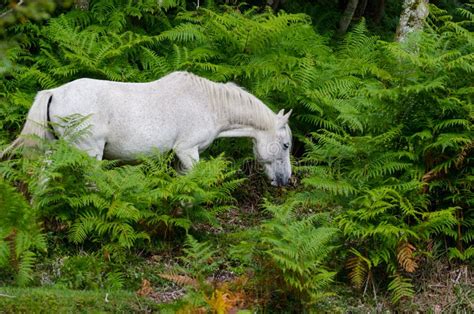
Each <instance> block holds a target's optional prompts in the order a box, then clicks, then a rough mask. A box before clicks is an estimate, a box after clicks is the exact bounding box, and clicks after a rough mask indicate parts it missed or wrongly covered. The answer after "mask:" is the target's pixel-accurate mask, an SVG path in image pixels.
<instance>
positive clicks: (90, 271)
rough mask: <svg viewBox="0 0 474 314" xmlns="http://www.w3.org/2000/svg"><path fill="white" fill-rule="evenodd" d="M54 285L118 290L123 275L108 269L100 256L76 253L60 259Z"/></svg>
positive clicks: (80, 288)
mask: <svg viewBox="0 0 474 314" xmlns="http://www.w3.org/2000/svg"><path fill="white" fill-rule="evenodd" d="M61 264H62V265H61V268H60V269H59V274H60V276H59V277H58V278H55V279H56V283H55V286H57V287H65V288H68V289H73V290H99V289H104V290H109V291H110V290H112V291H114V290H120V289H122V288H123V276H122V274H121V273H120V272H117V271H114V270H111V269H110V266H109V265H107V264H106V263H105V262H104V260H103V258H102V257H100V256H99V257H95V256H92V255H86V254H84V255H76V256H71V257H66V258H64V259H63V260H61Z"/></svg>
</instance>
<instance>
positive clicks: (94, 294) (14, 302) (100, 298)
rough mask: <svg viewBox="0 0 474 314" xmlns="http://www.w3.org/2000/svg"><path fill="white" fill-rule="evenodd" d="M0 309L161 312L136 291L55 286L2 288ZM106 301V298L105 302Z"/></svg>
mask: <svg viewBox="0 0 474 314" xmlns="http://www.w3.org/2000/svg"><path fill="white" fill-rule="evenodd" d="M0 293H1V294H2V298H0V308H1V309H2V311H3V312H7V313H18V312H22V313H24V312H28V313H42V312H45V311H47V312H57V313H71V312H74V313H76V312H86V313H90V312H101V313H111V312H117V311H118V312H124V313H133V312H140V311H150V312H152V311H158V310H160V306H159V305H157V304H156V303H155V302H154V301H152V300H150V299H148V298H142V297H138V296H137V295H136V294H135V293H130V292H126V291H114V292H111V293H108V294H105V293H104V292H103V291H76V290H67V289H51V288H6V287H2V288H0ZM105 300H106V301H105Z"/></svg>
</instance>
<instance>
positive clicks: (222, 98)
mask: <svg viewBox="0 0 474 314" xmlns="http://www.w3.org/2000/svg"><path fill="white" fill-rule="evenodd" d="M72 114H79V115H82V116H90V118H89V119H88V120H87V123H88V124H89V128H90V129H89V130H90V132H89V133H88V135H87V136H86V137H84V138H82V139H81V140H80V141H78V142H76V143H74V145H75V146H77V147H78V148H79V149H81V150H84V151H86V152H87V153H88V154H89V155H90V156H93V157H95V158H97V159H102V158H106V159H120V160H134V159H136V157H137V156H138V155H141V154H147V153H151V152H152V151H153V149H158V150H160V151H161V152H166V151H169V150H173V151H174V152H175V153H176V155H177V156H178V158H179V160H180V161H181V163H182V165H183V166H184V168H185V169H190V168H191V167H192V166H193V164H194V163H195V162H197V161H198V160H199V152H201V151H203V150H204V149H206V148H207V147H208V146H209V145H210V144H211V143H212V142H213V141H214V139H216V138H218V137H251V138H253V139H254V152H255V155H256V157H257V159H258V161H259V162H260V163H261V164H262V165H263V166H264V169H265V172H266V173H267V175H268V177H269V178H270V180H271V182H272V184H273V185H278V186H280V185H286V184H287V183H288V180H289V178H290V176H291V165H290V148H291V131H290V128H289V127H288V119H289V116H290V114H291V111H290V112H288V113H286V114H284V111H283V110H281V111H280V112H279V113H278V114H275V113H273V112H272V111H271V110H270V109H269V108H268V107H267V106H265V104H263V102H261V101H260V100H259V99H257V98H256V97H255V96H253V95H251V94H250V93H248V92H246V91H245V90H243V89H242V88H240V87H238V86H237V85H235V84H233V83H227V84H221V83H214V82H211V81H209V80H207V79H204V78H201V77H199V76H196V75H194V74H191V73H187V72H173V73H171V74H169V75H167V76H164V77H163V78H161V79H159V80H157V81H154V82H149V83H119V82H111V81H103V80H94V79H85V78H84V79H78V80H75V81H72V82H70V83H67V84H65V85H62V86H60V87H58V88H54V89H50V90H44V91H40V92H39V93H38V94H37V96H36V99H35V101H34V103H33V105H32V107H31V109H30V111H29V113H28V118H27V122H26V124H25V126H24V127H23V130H22V132H21V135H22V136H21V137H19V138H18V139H16V140H15V141H14V142H13V144H12V145H10V147H9V148H7V151H8V150H10V149H11V148H13V147H15V146H19V145H24V144H26V145H28V144H29V143H28V142H29V141H28V140H26V139H25V135H36V136H38V137H40V138H43V139H54V138H55V136H54V134H58V136H62V135H64V134H63V133H62V132H63V130H62V129H61V128H59V127H55V126H57V125H59V124H60V122H61V118H62V117H67V116H70V115H72ZM48 124H50V125H51V126H49V127H48ZM51 128H54V132H52V130H51Z"/></svg>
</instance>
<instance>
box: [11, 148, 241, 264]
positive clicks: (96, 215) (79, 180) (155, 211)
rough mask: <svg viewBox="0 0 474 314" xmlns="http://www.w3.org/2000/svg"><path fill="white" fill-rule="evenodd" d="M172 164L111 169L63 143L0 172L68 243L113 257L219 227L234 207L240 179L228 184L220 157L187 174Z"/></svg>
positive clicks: (163, 159)
mask: <svg viewBox="0 0 474 314" xmlns="http://www.w3.org/2000/svg"><path fill="white" fill-rule="evenodd" d="M172 157H173V156H172V155H168V156H161V155H157V156H156V157H147V158H144V159H143V161H142V163H141V164H139V165H135V166H132V165H124V166H115V167H114V162H107V161H104V162H100V161H97V160H94V159H91V158H90V157H88V156H87V154H86V153H84V152H80V151H78V150H76V149H74V148H72V147H71V146H69V145H68V144H67V143H66V142H65V141H62V140H61V141H58V142H56V143H53V144H51V145H50V146H49V150H48V153H47V154H46V155H45V156H39V157H38V158H36V159H20V160H12V161H10V162H5V164H4V169H3V170H2V171H3V173H4V175H5V176H6V177H8V178H9V179H10V180H22V181H23V182H26V183H27V184H28V189H29V193H30V194H31V197H32V206H33V208H34V209H35V210H36V211H37V212H38V213H39V214H40V215H41V216H42V217H44V218H48V219H51V223H53V224H59V225H61V226H62V227H63V229H65V230H67V231H68V238H69V240H70V241H71V242H72V243H77V244H81V243H85V244H88V245H92V247H93V248H96V249H99V248H102V249H103V250H104V251H105V254H113V253H120V252H124V250H127V249H130V248H131V247H132V246H134V247H136V246H139V247H144V248H146V247H149V245H150V244H153V243H155V242H156V241H157V240H159V239H163V238H166V236H167V234H168V233H172V232H174V231H175V229H182V230H184V231H186V232H187V231H188V229H189V228H190V227H191V225H192V223H194V222H199V221H204V222H211V223H216V221H215V214H216V213H217V212H219V211H221V210H224V209H226V208H227V207H226V206H227V205H226V204H229V203H231V202H232V201H233V198H232V197H231V192H232V191H233V190H234V189H235V188H236V187H237V186H238V185H239V184H240V183H241V181H242V180H239V179H232V176H233V174H234V171H230V170H228V162H227V161H225V160H224V159H223V158H222V157H219V158H216V159H213V160H211V161H209V162H201V163H199V164H198V165H196V167H195V168H194V169H193V170H192V171H190V173H189V174H187V175H178V174H177V173H176V171H175V170H174V169H173V167H171V166H170V163H171V162H172ZM53 217H54V218H53ZM152 239H153V241H152ZM122 257H123V256H122Z"/></svg>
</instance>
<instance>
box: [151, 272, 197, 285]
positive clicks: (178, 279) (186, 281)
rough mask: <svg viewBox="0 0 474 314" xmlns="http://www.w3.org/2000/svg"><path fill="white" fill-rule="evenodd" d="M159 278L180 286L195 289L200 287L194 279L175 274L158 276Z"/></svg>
mask: <svg viewBox="0 0 474 314" xmlns="http://www.w3.org/2000/svg"><path fill="white" fill-rule="evenodd" d="M159 276H160V277H161V278H164V279H166V280H169V281H172V282H174V283H176V284H178V285H180V286H191V287H194V288H196V289H197V288H199V287H200V285H199V281H198V280H197V279H196V278H193V277H190V276H186V275H177V274H159Z"/></svg>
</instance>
